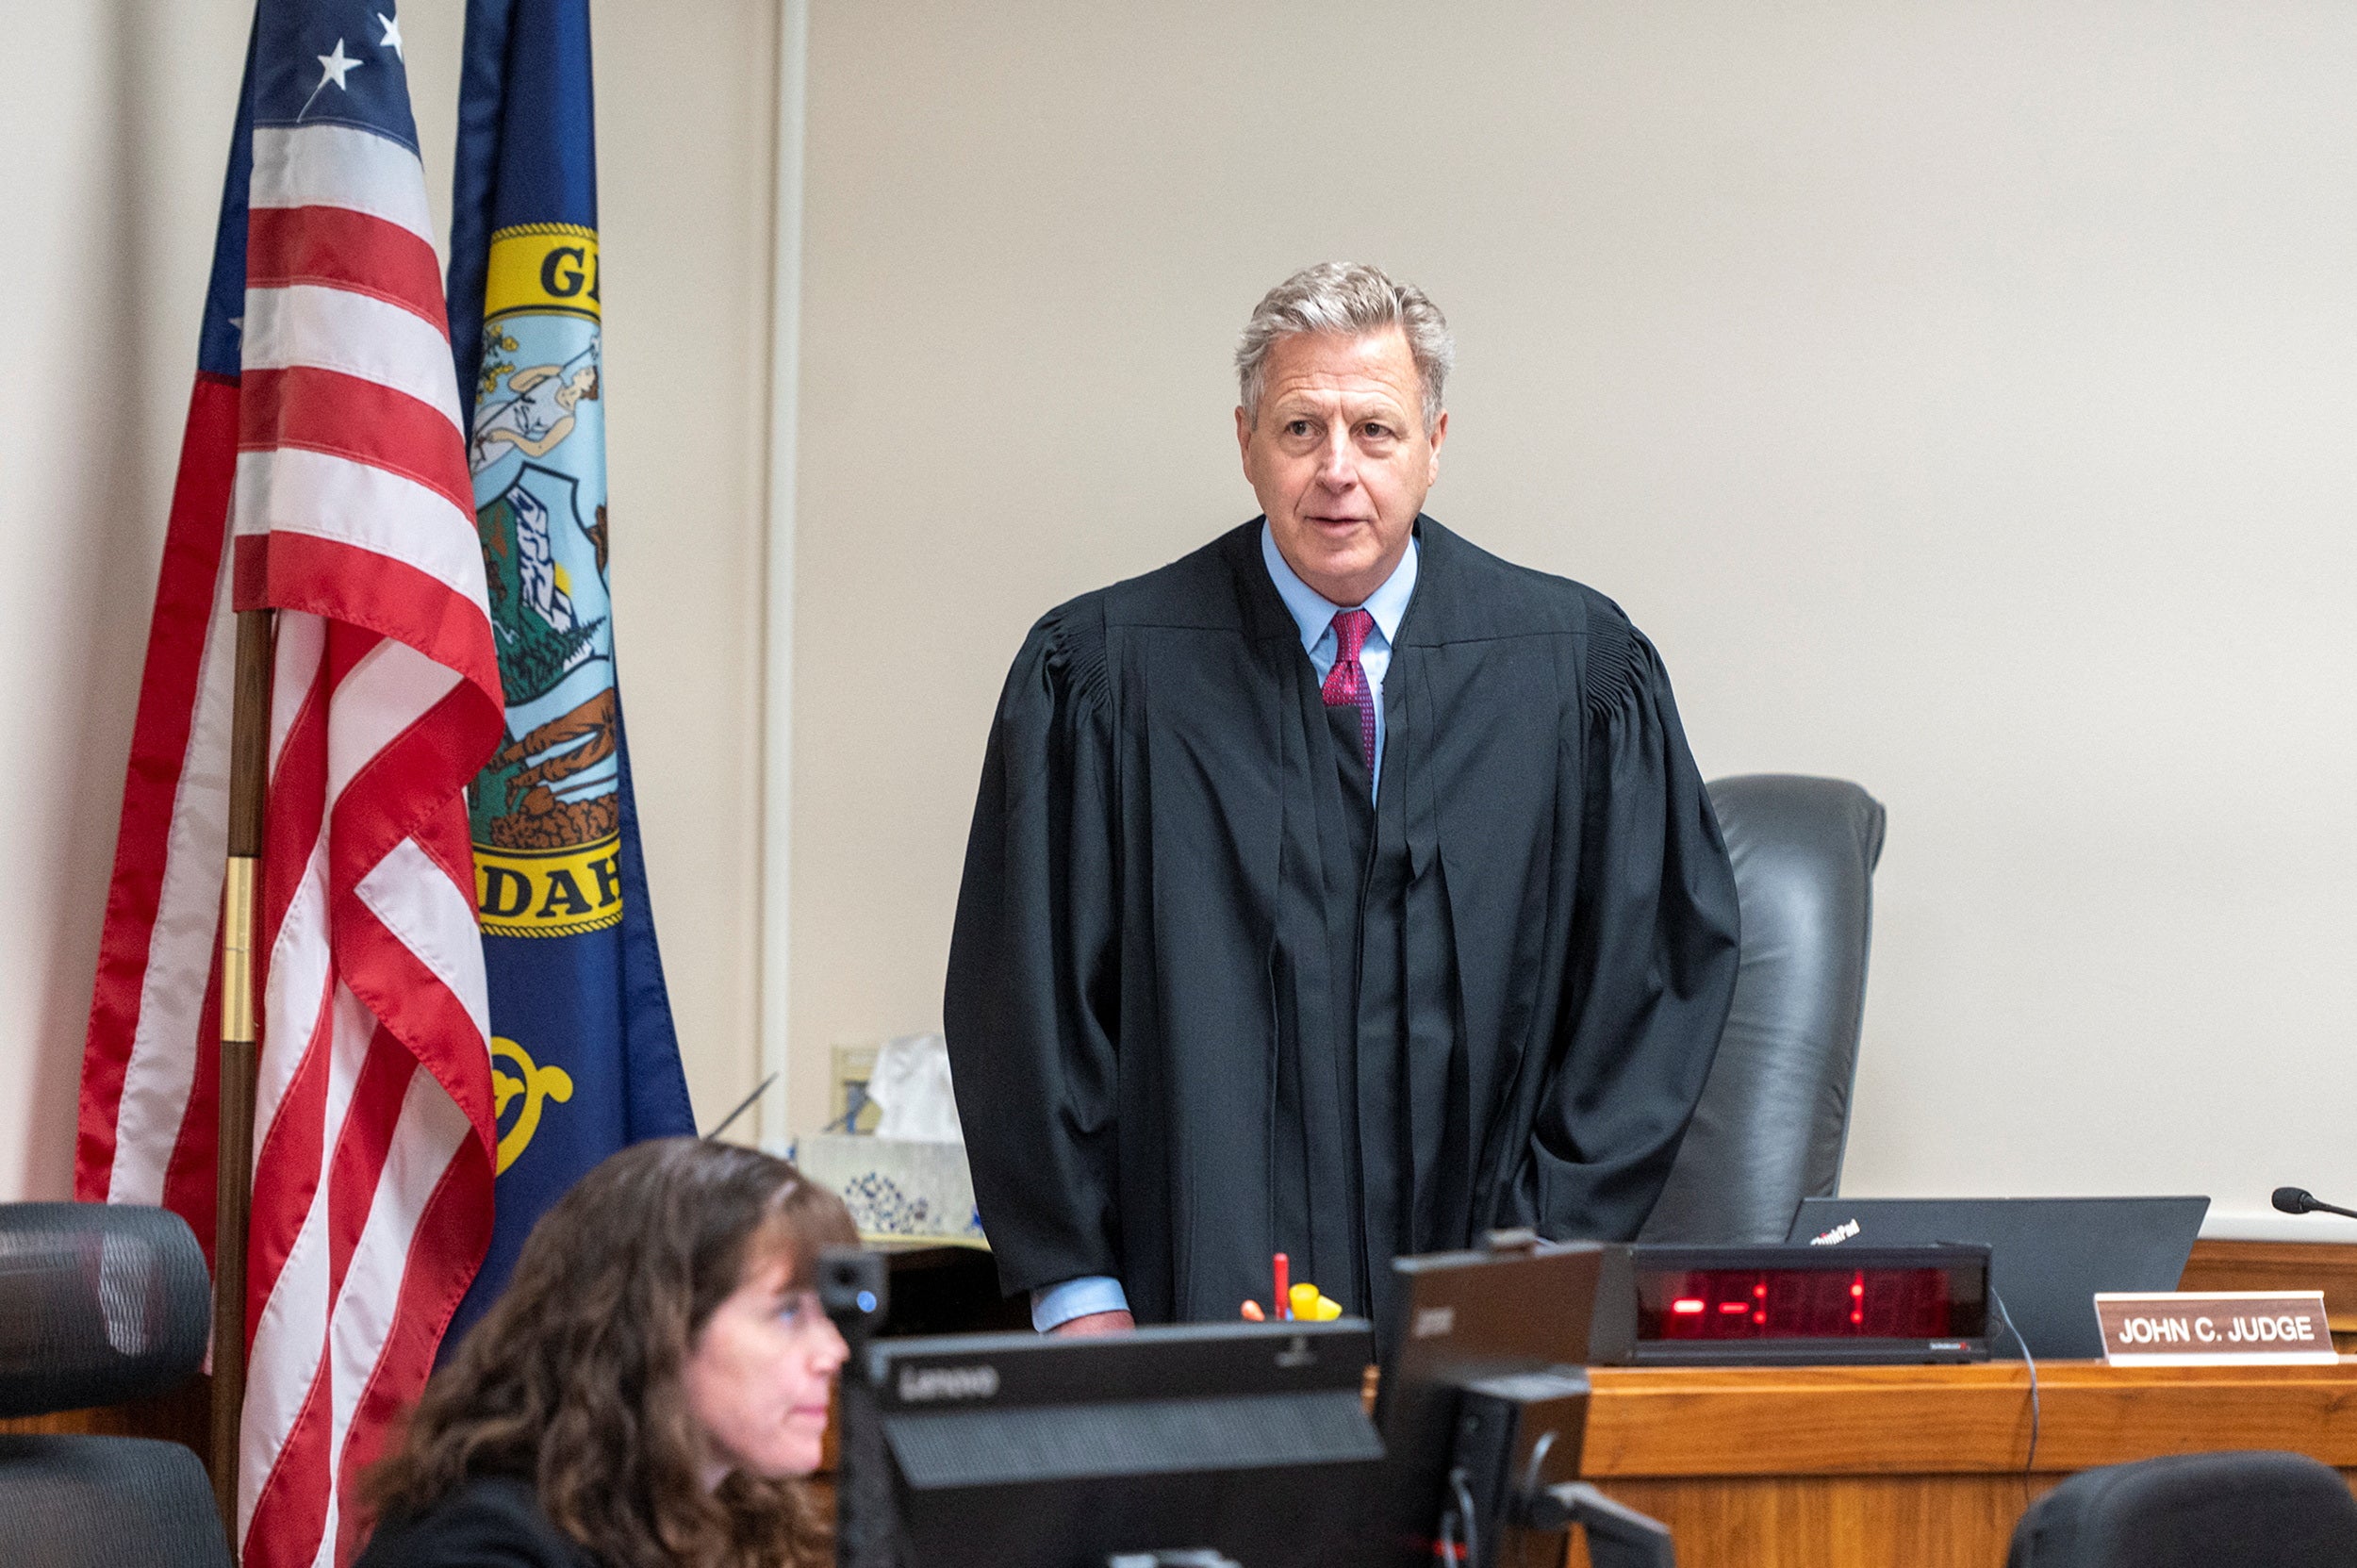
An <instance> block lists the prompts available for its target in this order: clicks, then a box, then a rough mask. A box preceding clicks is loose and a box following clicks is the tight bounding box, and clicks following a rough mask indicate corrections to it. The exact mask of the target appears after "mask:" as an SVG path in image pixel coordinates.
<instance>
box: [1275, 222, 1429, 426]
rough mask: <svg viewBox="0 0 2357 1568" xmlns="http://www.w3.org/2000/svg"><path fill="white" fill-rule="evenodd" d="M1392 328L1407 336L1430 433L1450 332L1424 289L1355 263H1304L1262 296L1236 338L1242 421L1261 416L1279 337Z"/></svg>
mask: <svg viewBox="0 0 2357 1568" xmlns="http://www.w3.org/2000/svg"><path fill="white" fill-rule="evenodd" d="M1392 327H1397V328H1399V330H1400V332H1401V333H1402V334H1403V335H1404V336H1405V337H1406V338H1407V339H1408V352H1409V354H1410V355H1414V356H1415V361H1416V379H1417V380H1418V381H1419V382H1421V383H1422V384H1423V388H1424V429H1425V434H1426V435H1427V436H1429V435H1430V434H1431V433H1432V427H1433V426H1434V425H1435V424H1437V423H1438V422H1439V421H1440V418H1441V384H1442V382H1444V381H1446V380H1447V379H1448V371H1449V366H1450V365H1451V364H1453V363H1454V362H1455V360H1456V358H1457V342H1456V339H1454V338H1451V337H1450V336H1449V331H1448V322H1447V321H1446V320H1444V319H1443V318H1442V315H1441V307H1440V306H1439V305H1434V304H1433V303H1432V302H1431V301H1430V300H1428V299H1426V297H1425V292H1424V290H1423V289H1419V288H1417V287H1416V286H1415V285H1414V284H1412V283H1394V282H1393V281H1392V279H1391V278H1390V277H1389V276H1388V275H1387V274H1386V273H1385V272H1384V271H1383V269H1382V268H1380V267H1371V266H1368V265H1367V264H1366V263H1364V262H1360V261H1321V262H1319V263H1318V264H1317V265H1316V266H1314V267H1304V268H1303V269H1301V271H1299V272H1295V273H1294V275H1293V276H1291V277H1289V278H1287V279H1286V280H1285V281H1284V282H1282V283H1280V284H1278V285H1277V287H1276V288H1274V289H1270V290H1269V291H1268V292H1267V293H1266V294H1263V295H1262V296H1261V303H1260V304H1259V305H1255V306H1254V307H1253V310H1252V320H1250V321H1249V322H1245V323H1244V338H1243V339H1242V340H1241V341H1239V342H1238V343H1237V344H1236V383H1237V389H1238V390H1239V391H1240V392H1241V393H1242V394H1243V400H1244V422H1245V423H1247V424H1258V423H1259V422H1260V419H1261V376H1262V373H1263V372H1264V371H1266V370H1267V368H1268V355H1269V350H1270V349H1272V348H1274V347H1276V346H1277V339H1278V338H1291V337H1293V336H1294V335H1295V334H1297V333H1303V332H1330V333H1333V334H1335V335H1336V336H1338V337H1343V338H1363V337H1365V336H1366V335H1367V334H1369V333H1371V332H1383V331H1386V330H1388V329H1389V328H1392Z"/></svg>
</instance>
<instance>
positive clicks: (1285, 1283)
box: [1269, 1252, 1294, 1319]
mask: <svg viewBox="0 0 2357 1568" xmlns="http://www.w3.org/2000/svg"><path fill="white" fill-rule="evenodd" d="M1269 1263H1270V1268H1271V1270H1272V1271H1273V1272H1274V1273H1275V1274H1276V1276H1277V1296H1276V1302H1277V1317H1278V1318H1280V1319H1281V1318H1289V1317H1291V1316H1293V1315H1294V1309H1293V1301H1292V1296H1293V1292H1292V1288H1291V1285H1290V1283H1289V1281H1290V1280H1291V1279H1292V1277H1293V1263H1292V1261H1291V1260H1290V1259H1288V1258H1287V1257H1286V1256H1285V1255H1284V1254H1283V1253H1282V1252H1279V1253H1278V1254H1277V1256H1276V1257H1275V1258H1273V1259H1271V1260H1270V1261H1269Z"/></svg>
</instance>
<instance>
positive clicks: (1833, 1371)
mask: <svg viewBox="0 0 2357 1568" xmlns="http://www.w3.org/2000/svg"><path fill="white" fill-rule="evenodd" d="M958 1262H959V1260H957V1259H954V1258H951V1259H948V1261H947V1263H945V1262H944V1260H943V1259H941V1258H931V1257H929V1258H926V1259H916V1260H911V1263H912V1269H911V1270H910V1271H909V1272H911V1273H914V1272H915V1265H916V1264H924V1265H927V1266H931V1267H936V1268H940V1269H941V1270H942V1271H943V1273H944V1274H945V1276H947V1275H948V1274H952V1273H955V1272H956V1270H954V1269H951V1268H949V1267H948V1263H958ZM978 1278H982V1279H984V1280H985V1283H986V1282H987V1276H986V1275H984V1276H980V1277H978ZM895 1279H896V1284H895V1289H896V1290H898V1289H900V1288H901V1283H902V1281H903V1272H902V1271H899V1270H896V1274H895ZM909 1282H914V1281H913V1280H911V1281H909ZM970 1286H971V1281H964V1280H962V1281H961V1282H960V1283H959V1285H958V1286H957V1292H963V1293H967V1294H970V1290H969V1287H970ZM2183 1287H2184V1289H2186V1290H2300V1289H2305V1290H2315V1289H2319V1288H2320V1289H2322V1290H2323V1291H2324V1293H2325V1306H2326V1315H2327V1317H2328V1319H2329V1320H2330V1322H2331V1325H2332V1331H2333V1338H2334V1341H2335V1343H2336V1344H2338V1345H2340V1347H2341V1349H2342V1350H2343V1351H2344V1353H2345V1354H2344V1355H2343V1358H2342V1360H2341V1362H2339V1364H2337V1365H2334V1366H2285V1367H2249V1368H2240V1367H2194V1368H2143V1367H2139V1368H2127V1367H2119V1368H2114V1367H2108V1366H2105V1365H2103V1364H2102V1362H2041V1363H2040V1364H2039V1367H2038V1400H2037V1404H2038V1416H2037V1451H2036V1456H2035V1458H2033V1457H2032V1455H2031V1453H2030V1438H2031V1424H2032V1417H2031V1399H2030V1377H2029V1372H2028V1369H2027V1368H2025V1367H2024V1366H2023V1365H2022V1364H2021V1363H2020V1362H1986V1363H1984V1364H1981V1365H1976V1366H1879V1367H1739V1368H1705V1367H1598V1368H1594V1369H1592V1370H1591V1373H1590V1375H1589V1376H1590V1386H1591V1395H1590V1399H1589V1414H1588V1429H1587V1438H1586V1443H1585V1445H1584V1448H1583V1450H1582V1454H1581V1463H1580V1469H1581V1472H1582V1474H1583V1475H1585V1476H1586V1477H1588V1478H1589V1479H1591V1480H1592V1481H1594V1482H1595V1483H1596V1484H1597V1485H1598V1486H1599V1487H1601V1488H1603V1490H1604V1491H1605V1492H1607V1493H1608V1494H1611V1495H1612V1496H1614V1497H1617V1498H1619V1499H1621V1500H1622V1501H1623V1502H1625V1503H1627V1504H1629V1505H1630V1506H1631V1507H1633V1508H1637V1509H1640V1510H1643V1511H1644V1512H1646V1513H1649V1514H1651V1515H1653V1516H1654V1517H1655V1518H1656V1519H1659V1520H1661V1521H1662V1522H1663V1523H1665V1524H1667V1525H1668V1526H1669V1527H1671V1529H1672V1531H1673V1535H1674V1538H1675V1540H1676V1543H1677V1560H1678V1563H1679V1568H2003V1562H2004V1560H2005V1546H2006V1543H2007V1541H2008V1539H2009V1538H2010V1536H2011V1535H2012V1532H2013V1527H2014V1522H2015V1521H2016V1520H2017V1519H2019V1517H2020V1514H2021V1510H2022V1509H2023V1508H2024V1507H2026V1506H2027V1505H2028V1503H2029V1502H2030V1500H2031V1499H2032V1498H2034V1497H2036V1496H2037V1495H2038V1494H2041V1493H2043V1492H2045V1491H2046V1490H2047V1489H2049V1488H2050V1487H2052V1486H2053V1485H2054V1484H2055V1483H2056V1482H2058V1481H2060V1480H2061V1479H2063V1477H2066V1476H2068V1475H2069V1474H2070V1473H2071V1472H2073V1471H2077V1470H2085V1469H2087V1468H2089V1467H2091V1466H2094V1465H2100V1464H2117V1463H2121V1462H2123V1461H2130V1460H2139V1459H2149V1458H2151V1457H2153V1456H2154V1455H2159V1454H2184V1453H2197V1452H2201V1451H2204V1450H2213V1449H2222V1448H2285V1449H2291V1450H2294V1451H2297V1452H2299V1453H2303V1454H2307V1455H2310V1456H2312V1457H2314V1458H2316V1459H2319V1460H2322V1461H2324V1462H2326V1463H2327V1464H2331V1465H2333V1466H2336V1467H2337V1468H2339V1469H2340V1470H2342V1471H2343V1472H2344V1473H2345V1474H2348V1475H2349V1476H2351V1477H2352V1478H2353V1479H2357V1356H2351V1355H2349V1354H2346V1352H2348V1351H2349V1350H2350V1349H2352V1348H2357V1247H2344V1246H2298V1245H2275V1244H2267V1243H2250V1242H2201V1243H2198V1244H2197V1245H2196V1246H2195V1248H2194V1255H2193V1260H2192V1262H2191V1263H2188V1264H2187V1265H2186V1267H2185V1273H2184V1280H2183ZM924 1294H925V1292H924V1290H923V1289H922V1288H921V1287H920V1289H919V1290H917V1291H915V1292H913V1293H912V1295H915V1296H923V1295H924ZM932 1294H933V1295H935V1296H940V1297H941V1298H942V1299H941V1301H940V1303H938V1305H939V1306H940V1307H941V1310H942V1311H943V1312H945V1313H949V1312H959V1313H962V1312H972V1311H975V1310H977V1309H975V1308H973V1307H972V1305H971V1304H970V1303H969V1302H967V1301H966V1300H964V1298H963V1296H957V1295H956V1294H955V1293H951V1292H946V1291H941V1290H936V1291H934V1292H932ZM983 1294H984V1296H985V1297H987V1296H988V1294H989V1293H987V1292H984V1293H983ZM953 1297H954V1298H953ZM982 1310H987V1311H998V1310H1000V1309H999V1308H998V1304H997V1303H996V1302H995V1301H991V1300H987V1299H984V1301H983V1309H982ZM915 1327H918V1328H922V1329H937V1328H945V1327H948V1325H947V1324H933V1323H925V1322H920V1323H918V1324H916V1325H915ZM204 1383H205V1379H203V1378H194V1379H191V1380H190V1383H189V1384H188V1385H186V1386H185V1387H183V1388H182V1389H180V1390H178V1391H175V1392H174V1393H173V1394H172V1395H167V1396H166V1397H164V1398H162V1399H159V1400H154V1401H150V1402H147V1403H145V1404H142V1405H138V1406H118V1407H112V1408H109V1409H106V1410H94V1411H72V1412H69V1413H66V1414H63V1415H55V1416H41V1417H34V1418H29V1419H20V1420H8V1421H0V1431H10V1430H19V1431H22V1430H47V1431H96V1432H117V1433H125V1434H129V1435H138V1436H153V1437H168V1438H174V1439H177V1440H179V1441H182V1442H186V1443H188V1444H190V1446H191V1447H194V1448H197V1449H198V1450H199V1451H200V1452H202V1451H203V1448H204V1443H205V1429H206V1428H205V1420H206V1414H205V1411H206V1406H205V1388H204ZM830 1449H831V1450H832V1444H830ZM829 1460H830V1465H829V1467H830V1468H832V1451H831V1452H830V1456H829ZM828 1479H829V1477H824V1476H822V1477H820V1484H821V1485H822V1486H824V1485H825V1484H826V1482H827V1480H828ZM944 1568H947V1565H944ZM1567 1568H1588V1556H1587V1552H1586V1549H1585V1548H1584V1547H1583V1546H1581V1545H1580V1544H1578V1543H1576V1542H1574V1545H1573V1546H1572V1549H1571V1556H1570V1562H1569V1564H1568V1565H1567Z"/></svg>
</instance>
